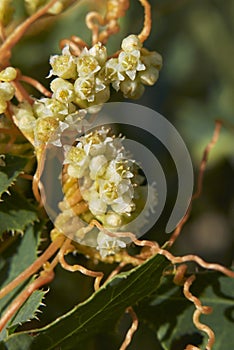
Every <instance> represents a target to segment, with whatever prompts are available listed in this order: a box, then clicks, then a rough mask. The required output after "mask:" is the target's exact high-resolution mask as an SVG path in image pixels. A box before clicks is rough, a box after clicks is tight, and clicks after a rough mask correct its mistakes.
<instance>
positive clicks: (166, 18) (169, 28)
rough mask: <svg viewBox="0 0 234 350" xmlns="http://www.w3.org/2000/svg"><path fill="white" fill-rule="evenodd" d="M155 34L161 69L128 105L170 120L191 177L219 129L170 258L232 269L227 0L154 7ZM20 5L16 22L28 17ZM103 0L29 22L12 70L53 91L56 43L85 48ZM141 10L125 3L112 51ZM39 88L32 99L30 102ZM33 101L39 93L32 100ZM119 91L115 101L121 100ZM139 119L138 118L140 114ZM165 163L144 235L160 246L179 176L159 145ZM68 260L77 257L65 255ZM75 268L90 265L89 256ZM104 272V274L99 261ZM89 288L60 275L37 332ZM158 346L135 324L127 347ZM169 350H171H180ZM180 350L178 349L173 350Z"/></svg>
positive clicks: (102, 338)
mask: <svg viewBox="0 0 234 350" xmlns="http://www.w3.org/2000/svg"><path fill="white" fill-rule="evenodd" d="M150 3H151V5H152V18H153V23H152V33H151V35H150V37H149V39H148V40H147V41H146V43H145V46H146V47H147V48H148V49H150V50H156V51H158V52H159V53H160V54H161V55H162V56H163V61H164V64H163V68H162V71H161V73H160V77H159V80H158V82H157V84H156V85H155V86H154V87H151V88H147V89H146V92H145V94H144V96H143V97H142V98H141V99H140V100H137V101H134V103H138V104H141V105H144V106H147V107H150V108H152V109H154V110H156V111H158V112H159V113H161V114H162V115H163V116H164V117H166V118H167V119H168V120H169V121H170V122H171V123H172V124H173V125H174V126H175V127H176V128H177V130H178V131H179V133H180V134H181V136H182V138H183V139H184V141H185V143H186V145H187V147H188V150H189V152H190V154H191V157H192V160H193V164H194V172H195V176H196V175H197V171H198V168H199V162H200V160H201V157H202V153H203V150H204V147H205V146H206V144H207V143H208V142H209V140H210V138H211V136H212V133H213V131H214V126H215V120H216V119H221V120H222V121H223V127H222V131H221V135H220V138H219V141H218V143H217V145H216V146H215V148H214V149H213V150H212V151H211V154H210V155H209V162H208V165H207V170H206V173H205V178H204V186H203V192H202V195H201V197H200V199H198V200H196V201H195V202H194V205H193V211H192V215H191V217H190V220H189V222H188V223H187V224H186V226H185V227H184V229H183V232H182V235H181V237H180V238H179V239H178V242H177V243H176V244H175V247H174V253H177V254H185V253H194V254H199V255H201V256H202V257H203V258H205V259H207V260H208V261H216V262H222V263H224V264H227V265H230V264H231V262H232V260H233V257H234V254H233V252H234V249H233V248H234V247H233V242H234V240H233V237H234V235H233V233H234V142H233V139H234V69H233V62H234V45H233V39H234V22H233V18H234V2H233V0H225V1H223V0H151V1H150ZM15 4H16V6H18V8H19V11H18V14H17V15H18V19H19V18H20V17H22V16H24V15H25V14H24V12H23V11H22V8H21V6H20V4H21V2H19V1H15ZM104 5H105V1H104V0H96V1H91V0H89V1H81V2H80V3H78V5H75V6H73V7H72V8H71V9H70V10H68V11H67V12H66V13H64V14H62V15H60V16H59V17H58V18H56V19H55V18H53V17H50V18H47V19H44V20H41V21H40V22H38V23H37V24H36V25H34V26H33V27H32V28H31V30H30V31H29V32H28V33H27V35H26V36H25V38H24V39H23V40H22V41H21V42H20V43H19V44H18V45H17V46H16V47H15V48H14V53H13V60H12V64H13V65H15V66H17V67H19V68H20V69H21V70H22V71H23V72H24V74H26V75H29V76H32V77H33V78H36V79H38V80H39V81H41V82H42V83H43V84H45V85H46V86H49V79H46V76H47V75H48V72H49V69H50V67H49V63H48V60H49V57H50V55H52V54H56V53H59V52H60V49H59V41H60V40H61V39H63V38H68V37H70V36H71V35H73V34H75V35H78V36H80V37H82V38H83V39H85V40H86V41H87V42H90V39H91V35H90V32H89V31H88V29H86V27H85V15H86V13H87V12H88V11H90V10H96V9H98V10H100V11H103V10H104V8H105V7H104ZM142 24H143V10H142V7H141V5H140V3H139V2H138V1H137V0H131V1H130V8H129V11H128V12H127V14H126V17H125V18H123V19H121V31H120V32H119V33H118V35H116V36H115V37H113V38H111V39H110V41H109V43H108V50H109V53H110V54H111V53H113V52H115V51H116V50H118V48H119V45H120V42H121V40H122V39H123V38H124V37H125V36H127V35H128V34H130V33H136V34H137V33H139V32H140V30H141V28H142ZM35 93H36V92H35V91H32V94H34V95H35ZM38 97H39V96H38ZM119 99H120V96H119V95H118V94H116V95H115V96H114V97H113V100H119ZM142 118H144V116H142ZM154 151H155V154H156V155H158V156H159V158H160V160H162V162H163V166H164V170H165V174H167V181H168V189H169V190H168V204H167V206H166V208H165V210H164V212H163V215H162V218H161V219H160V220H159V222H158V223H157V224H156V225H155V227H154V228H153V229H152V230H151V231H150V232H149V233H148V234H147V235H146V238H150V239H155V240H157V241H159V242H160V243H163V242H165V241H166V240H167V239H168V237H169V236H168V235H166V234H165V233H164V229H165V223H166V220H167V218H168V215H169V214H170V211H171V208H172V206H173V203H174V200H175V196H176V184H177V179H176V172H175V167H174V165H173V162H172V160H171V159H170V156H169V155H168V154H166V153H165V150H164V149H162V147H160V146H159V147H158V148H157V149H155V150H154ZM70 259H71V261H70V262H71V263H72V262H73V263H74V262H75V261H76V259H77V257H71V258H70ZM78 259H79V262H80V263H82V262H83V263H84V264H86V265H87V264H88V266H89V267H94V266H93V264H92V262H87V260H86V259H85V257H82V256H79V257H78ZM95 268H97V269H100V268H103V269H104V270H106V272H108V270H109V269H110V267H108V266H105V265H104V264H100V265H99V266H96V267H95ZM91 283H92V281H91V280H90V279H89V278H87V277H83V276H80V275H78V274H71V273H69V272H65V271H62V269H60V268H59V267H58V269H57V275H56V278H55V280H54V282H53V283H52V285H51V288H50V292H49V293H48V296H47V300H46V304H47V308H44V309H43V308H42V311H43V313H42V314H41V315H40V316H39V318H40V321H39V323H37V326H38V325H39V326H41V325H43V324H45V323H47V322H48V321H52V320H53V319H54V318H55V317H57V316H59V315H61V314H62V313H63V312H65V311H68V310H69V309H70V308H71V307H72V306H73V305H74V304H75V303H77V302H79V301H82V300H84V299H85V298H86V297H87V296H88V295H89V294H90V292H91ZM128 322H129V319H128V318H124V320H122V322H120V325H119V330H118V332H117V333H116V334H115V335H106V334H103V335H99V336H98V337H96V338H95V339H90V343H89V344H86V348H87V349H90V350H92V349H95V350H99V349H102V350H103V349H108V350H112V349H113V350H115V349H117V348H118V345H119V344H120V343H121V339H122V337H123V334H124V332H126V329H127V328H126V327H127V325H128ZM143 347H144V348H147V349H148V350H151V349H152V350H153V349H156V350H157V349H160V344H158V345H157V344H156V338H155V336H154V334H153V332H151V331H150V330H149V329H148V328H147V327H146V326H145V325H143V324H142V325H140V329H139V332H138V333H137V335H136V336H134V340H133V343H132V345H131V346H130V347H129V350H138V349H142V348H143ZM176 349H177V348H176V347H175V348H174V349H172V350H176ZM178 349H179V348H178Z"/></svg>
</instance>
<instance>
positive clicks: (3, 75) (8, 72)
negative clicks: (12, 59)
mask: <svg viewBox="0 0 234 350" xmlns="http://www.w3.org/2000/svg"><path fill="white" fill-rule="evenodd" d="M16 76H17V71H16V69H15V68H13V67H7V68H5V69H3V70H2V71H1V72H0V80H2V81H6V82H10V81H12V80H14V79H15V78H16Z"/></svg>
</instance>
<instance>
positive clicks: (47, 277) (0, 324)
mask: <svg viewBox="0 0 234 350" xmlns="http://www.w3.org/2000/svg"><path fill="white" fill-rule="evenodd" d="M53 278H54V272H53V270H50V271H43V272H42V273H41V275H40V276H39V277H38V278H37V279H36V280H35V281H33V282H32V283H30V284H29V286H27V287H26V288H25V289H24V290H23V291H22V292H21V293H20V294H19V295H18V296H17V297H16V298H15V299H14V301H13V302H12V304H11V305H10V306H9V308H8V309H7V310H6V312H5V313H4V315H3V316H2V318H1V319H0V332H1V331H2V330H3V328H4V327H5V326H6V324H7V322H8V321H9V320H10V319H11V318H12V316H14V314H15V313H16V312H17V311H18V310H19V308H20V307H21V306H22V305H23V303H24V302H25V301H26V300H27V299H28V298H29V297H30V295H31V294H32V293H33V292H34V291H35V290H37V289H39V288H40V287H42V286H44V285H45V284H47V283H49V282H51V281H52V280H53Z"/></svg>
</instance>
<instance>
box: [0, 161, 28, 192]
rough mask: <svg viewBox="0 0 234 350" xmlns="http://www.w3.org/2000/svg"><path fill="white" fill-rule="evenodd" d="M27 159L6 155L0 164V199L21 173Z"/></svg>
mask: <svg viewBox="0 0 234 350" xmlns="http://www.w3.org/2000/svg"><path fill="white" fill-rule="evenodd" d="M27 162H28V159H27V158H26V157H18V156H13V155H9V154H6V155H5V157H4V158H1V162H0V198H1V196H2V194H3V193H4V192H6V191H7V190H8V188H9V187H10V186H11V185H12V184H13V183H14V181H15V180H16V178H17V177H18V176H19V174H20V173H22V172H23V170H24V168H25V166H26V164H27Z"/></svg>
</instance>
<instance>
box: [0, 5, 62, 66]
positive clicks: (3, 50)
mask: <svg viewBox="0 0 234 350" xmlns="http://www.w3.org/2000/svg"><path fill="white" fill-rule="evenodd" d="M56 1H57V0H51V1H50V2H49V3H48V4H46V5H45V6H44V7H42V8H41V9H40V10H38V11H37V12H35V13H34V14H33V15H32V16H30V17H28V18H27V19H26V20H25V21H24V22H23V23H21V24H20V25H18V27H16V28H15V30H14V31H13V32H12V33H11V34H10V35H9V36H8V37H7V38H6V40H5V41H4V42H3V44H2V46H1V47H0V57H1V60H2V62H1V63H2V65H3V66H4V65H7V64H8V60H9V59H10V57H11V49H12V48H13V47H14V46H15V44H16V43H17V42H18V41H19V40H20V39H21V38H22V36H23V35H24V33H25V32H26V31H27V29H28V28H29V27H30V26H31V25H32V24H33V23H34V22H35V21H36V20H37V19H38V18H40V17H42V16H43V15H45V14H46V13H47V11H48V10H49V9H50V8H51V7H52V6H53V5H54V4H55V3H56Z"/></svg>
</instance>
